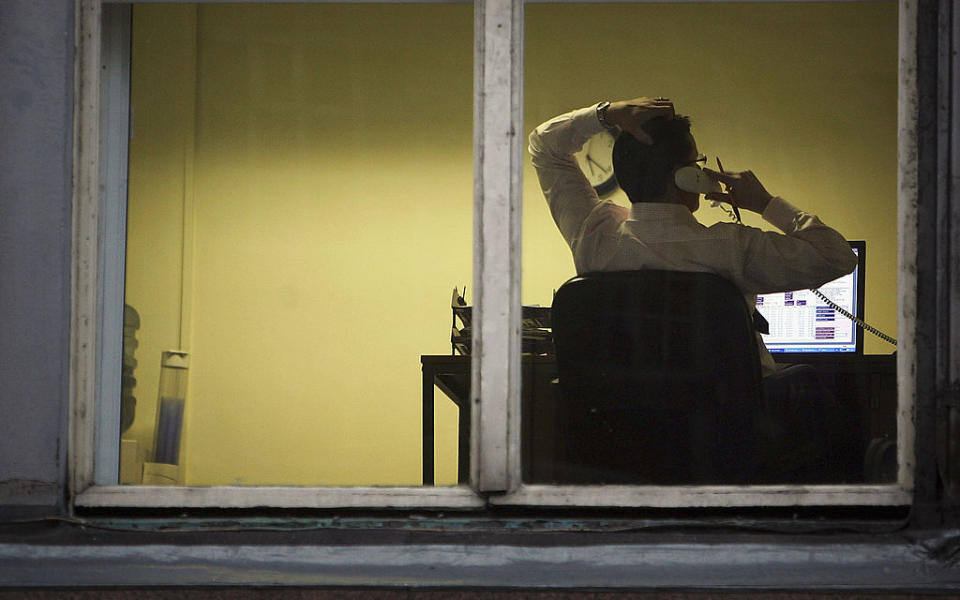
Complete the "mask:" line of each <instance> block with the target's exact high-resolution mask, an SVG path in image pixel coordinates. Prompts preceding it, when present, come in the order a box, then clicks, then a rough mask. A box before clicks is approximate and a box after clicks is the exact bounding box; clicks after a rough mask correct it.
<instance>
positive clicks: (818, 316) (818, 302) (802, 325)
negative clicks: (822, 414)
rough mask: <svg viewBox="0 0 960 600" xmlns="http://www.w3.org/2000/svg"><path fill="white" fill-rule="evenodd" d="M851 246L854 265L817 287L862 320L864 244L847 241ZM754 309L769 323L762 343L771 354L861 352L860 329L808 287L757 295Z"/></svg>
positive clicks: (861, 336)
mask: <svg viewBox="0 0 960 600" xmlns="http://www.w3.org/2000/svg"><path fill="white" fill-rule="evenodd" d="M850 247H851V248H852V249H853V251H854V253H856V255H857V268H856V269H854V270H853V272H852V273H850V274H849V275H844V276H843V277H840V278H839V279H835V280H833V281H831V282H829V283H825V284H824V285H822V286H820V288H819V289H820V291H821V292H822V293H823V295H824V296H826V297H827V298H829V299H830V300H832V301H833V302H834V303H836V304H837V305H839V306H840V307H841V308H843V309H844V310H846V311H848V312H850V313H852V314H853V315H855V316H856V317H857V318H859V319H862V318H863V283H864V265H865V263H866V260H865V259H866V243H865V242H862V241H856V242H850ZM757 310H758V311H759V312H760V314H761V315H763V317H764V318H765V319H766V320H767V321H768V322H769V323H770V333H769V334H764V335H763V342H764V344H766V346H767V349H768V350H769V351H770V352H771V353H772V354H787V353H797V354H805V353H857V354H862V353H863V329H861V328H860V327H857V326H856V324H855V323H854V322H853V321H851V320H850V319H848V318H847V317H845V316H843V315H842V314H840V313H839V312H837V311H836V310H835V309H834V308H832V307H831V306H829V305H828V304H827V303H826V302H824V301H823V300H822V299H820V298H819V297H817V295H816V294H814V293H813V292H811V291H810V290H796V291H793V292H779V293H776V294H760V295H758V296H757Z"/></svg>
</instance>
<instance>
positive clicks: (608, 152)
mask: <svg viewBox="0 0 960 600" xmlns="http://www.w3.org/2000/svg"><path fill="white" fill-rule="evenodd" d="M614 142H616V138H614V137H613V134H611V133H610V132H609V131H601V132H600V133H598V134H597V135H595V136H593V137H592V138H590V139H589V140H587V143H586V144H584V145H583V148H582V149H581V150H580V152H577V153H576V154H575V155H574V156H575V157H576V159H577V163H578V164H579V165H580V170H581V171H583V174H584V175H586V177H587V181H589V182H590V185H592V186H593V189H595V190H596V191H597V195H598V196H601V197H603V196H608V195H610V194H611V193H613V191H614V190H616V189H617V180H616V178H615V177H614V176H613V144H614Z"/></svg>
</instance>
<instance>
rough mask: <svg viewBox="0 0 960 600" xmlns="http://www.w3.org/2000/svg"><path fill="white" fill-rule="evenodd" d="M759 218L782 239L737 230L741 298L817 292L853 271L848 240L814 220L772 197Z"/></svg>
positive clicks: (854, 261)
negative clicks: (740, 251)
mask: <svg viewBox="0 0 960 600" xmlns="http://www.w3.org/2000/svg"><path fill="white" fill-rule="evenodd" d="M763 218H764V220H766V221H767V222H768V223H770V224H771V225H773V226H775V227H777V228H778V229H780V231H782V232H783V234H780V233H777V232H773V231H761V230H759V229H755V228H750V227H744V228H741V229H742V230H743V232H744V236H743V238H742V240H741V243H742V245H743V253H744V262H743V269H744V271H743V282H744V288H745V289H744V292H745V293H752V294H757V293H770V292H786V291H791V290H798V289H807V288H816V287H819V286H821V285H823V284H824V283H827V282H828V281H833V280H834V279H836V278H838V277H841V276H843V275H846V274H848V273H850V272H851V271H853V269H854V268H856V266H857V256H856V254H854V253H853V251H852V250H851V249H850V244H849V243H848V242H847V240H846V239H844V237H843V236H842V235H840V233H839V232H838V231H836V230H835V229H832V228H831V227H828V226H827V225H825V224H824V223H823V221H821V220H820V219H819V218H818V217H817V216H816V215H811V214H809V213H806V212H803V211H802V210H800V209H798V208H797V207H795V206H793V205H792V204H790V203H789V202H787V201H786V200H784V199H783V198H779V197H775V198H773V199H771V200H770V203H769V204H768V205H767V208H766V210H764V211H763Z"/></svg>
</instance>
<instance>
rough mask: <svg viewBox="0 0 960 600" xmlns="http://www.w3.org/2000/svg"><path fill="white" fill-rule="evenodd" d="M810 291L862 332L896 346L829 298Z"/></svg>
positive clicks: (881, 333) (816, 291)
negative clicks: (864, 331) (867, 332)
mask: <svg viewBox="0 0 960 600" xmlns="http://www.w3.org/2000/svg"><path fill="white" fill-rule="evenodd" d="M810 291H811V292H813V293H814V294H815V295H816V296H817V297H818V298H820V299H821V300H823V301H824V302H826V304H827V306H829V307H830V308H832V309H833V310H835V311H837V312H838V313H840V314H841V315H843V316H845V317H846V318H848V319H850V320H851V321H853V322H854V323H856V324H857V325H859V326H860V327H862V328H863V329H864V330H866V331H869V332H870V333H872V334H873V335H875V336H877V337H878V338H880V339H881V340H884V341H886V342H889V343H891V344H893V345H894V346H896V345H897V340H896V339H895V338H892V337H890V336H889V335H887V334H885V333H883V332H882V331H880V330H879V329H877V328H875V327H872V326H870V325H867V323H866V321H864V320H863V319H859V318H857V317H855V316H853V315H852V314H850V312H849V311H847V310H845V309H843V308H841V307H840V306H839V305H838V304H837V303H836V302H834V301H833V300H831V299H830V298H827V297H826V296H824V295H823V292H821V291H820V290H810Z"/></svg>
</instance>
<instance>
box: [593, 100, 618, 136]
mask: <svg viewBox="0 0 960 600" xmlns="http://www.w3.org/2000/svg"><path fill="white" fill-rule="evenodd" d="M608 108H610V103H609V102H606V101H604V102H601V103H600V104H598V105H597V120H598V121H600V124H601V125H603V127H604V129H607V130H608V131H613V130H614V129H616V128H615V127H614V126H613V125H611V124H610V122H609V121H607V109H608Z"/></svg>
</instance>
